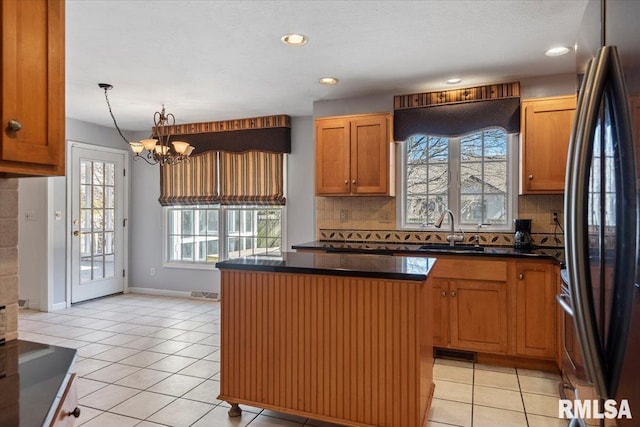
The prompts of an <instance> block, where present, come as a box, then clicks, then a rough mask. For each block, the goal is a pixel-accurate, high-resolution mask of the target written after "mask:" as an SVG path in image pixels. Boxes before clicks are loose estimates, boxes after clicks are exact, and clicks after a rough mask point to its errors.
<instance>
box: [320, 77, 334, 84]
mask: <svg viewBox="0 0 640 427" xmlns="http://www.w3.org/2000/svg"><path fill="white" fill-rule="evenodd" d="M336 83H338V79H336V78H335V77H323V78H321V79H320V84H322V85H334V84H336Z"/></svg>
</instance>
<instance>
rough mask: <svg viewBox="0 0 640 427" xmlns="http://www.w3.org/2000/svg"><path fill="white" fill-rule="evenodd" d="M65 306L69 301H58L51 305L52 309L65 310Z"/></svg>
mask: <svg viewBox="0 0 640 427" xmlns="http://www.w3.org/2000/svg"><path fill="white" fill-rule="evenodd" d="M65 308H67V302H66V301H62V302H57V303H55V304H53V306H51V311H56V310H64V309H65Z"/></svg>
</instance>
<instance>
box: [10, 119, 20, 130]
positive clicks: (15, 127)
mask: <svg viewBox="0 0 640 427" xmlns="http://www.w3.org/2000/svg"><path fill="white" fill-rule="evenodd" d="M7 129H9V130H12V131H14V132H18V131H19V130H20V129H22V123H20V122H19V121H17V120H15V119H11V120H9V122H8V123H7Z"/></svg>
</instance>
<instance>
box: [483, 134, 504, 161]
mask: <svg viewBox="0 0 640 427" xmlns="http://www.w3.org/2000/svg"><path fill="white" fill-rule="evenodd" d="M484 159H485V161H486V160H502V161H505V162H506V161H507V134H506V133H505V132H504V131H503V130H501V129H489V130H486V131H484Z"/></svg>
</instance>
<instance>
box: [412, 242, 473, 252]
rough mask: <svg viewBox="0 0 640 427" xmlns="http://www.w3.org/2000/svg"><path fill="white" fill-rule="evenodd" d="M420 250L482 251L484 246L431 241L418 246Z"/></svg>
mask: <svg viewBox="0 0 640 427" xmlns="http://www.w3.org/2000/svg"><path fill="white" fill-rule="evenodd" d="M418 249H419V250H421V251H438V252H443V251H448V252H484V247H482V246H475V245H454V246H451V245H448V244H443V243H442V244H441V243H432V244H429V245H422V246H420V247H419V248H418Z"/></svg>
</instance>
